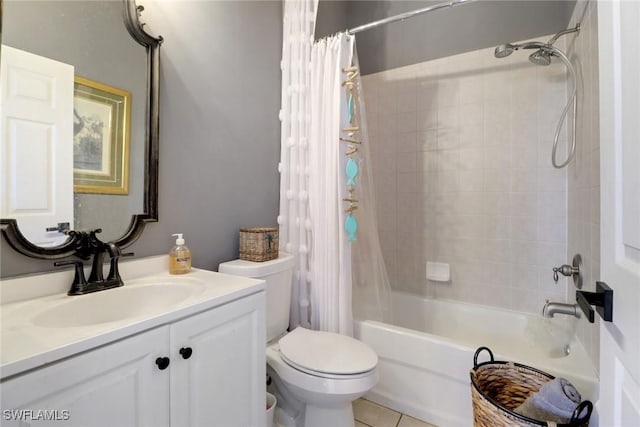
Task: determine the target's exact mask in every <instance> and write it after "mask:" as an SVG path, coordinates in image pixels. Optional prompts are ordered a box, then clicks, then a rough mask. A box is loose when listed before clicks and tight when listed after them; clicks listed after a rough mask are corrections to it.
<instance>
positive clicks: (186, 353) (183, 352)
mask: <svg viewBox="0 0 640 427" xmlns="http://www.w3.org/2000/svg"><path fill="white" fill-rule="evenodd" d="M179 353H180V354H181V355H182V358H183V359H188V358H190V357H191V355H192V354H193V350H192V349H191V347H182V348H181V349H180V351H179Z"/></svg>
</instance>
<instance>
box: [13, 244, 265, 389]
mask: <svg viewBox="0 0 640 427" xmlns="http://www.w3.org/2000/svg"><path fill="white" fill-rule="evenodd" d="M165 263H166V257H161V258H160V257H151V258H148V259H141V260H135V261H132V262H130V263H123V264H122V266H121V275H122V277H123V280H124V282H125V287H135V286H144V285H145V284H147V285H148V284H152V283H168V284H172V283H175V286H180V284H179V281H180V280H184V281H190V282H193V283H199V285H198V286H200V285H201V288H202V289H201V290H200V291H199V292H197V293H195V294H194V295H192V296H190V297H189V298H187V299H185V300H183V301H181V302H180V303H178V304H176V305H175V306H173V307H171V308H165V309H158V310H146V312H145V313H144V314H141V315H139V316H137V317H129V318H125V319H123V320H116V321H108V322H103V323H95V324H91V325H85V326H74V327H51V326H45V325H37V324H36V323H35V322H34V318H35V317H36V315H37V314H39V313H41V312H42V311H43V310H46V309H50V308H52V307H55V306H56V305H59V304H65V303H67V302H69V301H71V300H75V299H78V298H91V297H95V296H98V294H100V293H103V292H113V291H117V290H118V289H123V288H124V287H122V288H116V289H112V290H106V291H101V292H98V293H95V294H88V295H80V296H68V295H66V290H67V289H68V284H70V283H71V282H70V280H71V277H72V274H73V273H72V272H71V271H65V272H56V273H50V274H43V275H37V276H29V277H25V278H17V279H9V280H3V281H0V291H2V295H3V298H2V304H1V305H0V311H1V313H0V317H1V323H0V379H1V380H4V379H6V378H8V377H10V376H13V375H16V374H19V373H22V372H26V371H28V370H31V369H34V368H37V367H40V366H43V365H46V364H48V363H52V362H55V361H57V360H60V359H63V358H65V357H69V356H72V355H74V354H77V353H80V352H83V351H86V350H90V349H92V348H95V347H98V346H101V345H104V344H108V343H110V342H113V341H116V340H119V339H122V338H125V337H128V336H130V335H134V334H137V333H140V332H143V331H145V330H148V329H152V328H155V327H158V326H162V325H165V324H168V323H171V322H174V321H176V320H179V319H181V318H184V317H188V316H191V315H193V314H196V313H198V312H201V311H204V310H208V309H210V308H213V307H216V306H220V305H223V304H226V303H229V302H231V301H234V300H237V299H239V298H242V297H245V296H248V295H251V294H255V293H258V292H261V291H263V290H264V281H262V280H255V279H249V278H245V277H239V276H230V275H226V274H221V273H216V272H212V271H207V270H199V269H193V271H192V272H191V273H188V274H183V275H178V276H176V275H170V274H169V273H168V272H166V265H165ZM162 270H164V271H162ZM127 273H129V274H127ZM136 276H137V277H136ZM128 277H129V278H128ZM65 283H66V284H65ZM172 286H173V285H172ZM61 288H62V289H63V291H62V292H61ZM34 289H40V292H41V293H44V294H45V295H38V294H37V292H36V291H34ZM16 290H17V291H16ZM52 290H53V293H50V292H52ZM47 293H49V294H47ZM20 296H22V297H25V296H26V298H20Z"/></svg>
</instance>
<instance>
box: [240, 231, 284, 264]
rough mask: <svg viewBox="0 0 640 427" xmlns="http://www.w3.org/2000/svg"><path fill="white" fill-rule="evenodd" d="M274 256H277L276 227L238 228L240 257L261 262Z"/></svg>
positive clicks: (274, 257)
mask: <svg viewBox="0 0 640 427" xmlns="http://www.w3.org/2000/svg"><path fill="white" fill-rule="evenodd" d="M276 258H278V229H277V228H275V227H257V228H241V229H240V259H244V260H247V261H257V262H262V261H269V260H271V259H276Z"/></svg>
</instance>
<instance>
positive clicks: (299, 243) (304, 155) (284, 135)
mask: <svg viewBox="0 0 640 427" xmlns="http://www.w3.org/2000/svg"><path fill="white" fill-rule="evenodd" d="M317 9H318V0H285V1H284V16H283V34H282V62H281V63H280V68H281V69H282V98H281V105H282V109H281V110H280V120H281V148H280V164H279V166H278V168H279V170H280V215H279V216H278V224H279V226H280V232H279V241H280V250H281V251H285V252H287V253H289V254H291V255H293V256H294V258H295V269H294V277H293V283H292V291H291V311H290V320H289V326H290V328H291V329H293V328H295V327H296V326H304V327H310V326H311V325H310V322H309V320H310V319H309V316H310V314H309V313H310V306H309V285H310V282H311V277H310V275H309V256H310V254H309V245H310V241H311V220H310V219H309V183H308V162H309V156H308V146H309V143H308V141H309V125H310V121H311V115H310V111H309V109H310V104H309V87H310V84H311V66H310V61H311V45H312V43H313V33H314V31H315V19H316V12H317Z"/></svg>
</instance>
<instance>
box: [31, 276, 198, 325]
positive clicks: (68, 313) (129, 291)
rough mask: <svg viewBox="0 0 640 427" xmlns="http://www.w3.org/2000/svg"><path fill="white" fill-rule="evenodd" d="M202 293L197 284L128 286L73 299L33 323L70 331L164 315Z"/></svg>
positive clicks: (42, 313) (36, 317)
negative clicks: (72, 328)
mask: <svg viewBox="0 0 640 427" xmlns="http://www.w3.org/2000/svg"><path fill="white" fill-rule="evenodd" d="M202 290H203V286H202V284H194V283H154V284H143V285H133V286H127V285H125V286H123V287H120V288H114V289H109V290H106V291H100V292H95V293H91V294H87V295H81V296H73V297H69V300H68V301H66V302H63V303H60V304H57V305H55V306H53V307H51V308H48V309H46V310H44V311H42V312H41V313H39V314H37V315H36V316H35V317H34V318H33V324H34V325H37V326H42V327H48V328H67V327H76V326H90V325H96V324H100V323H107V322H115V321H119V320H124V319H130V318H134V317H144V316H149V315H153V314H160V313H162V312H164V311H167V310H169V309H172V308H175V307H177V306H178V305H180V304H181V303H182V302H184V301H185V300H187V299H188V298H190V297H192V296H195V295H197V294H199V293H200V292H202Z"/></svg>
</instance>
